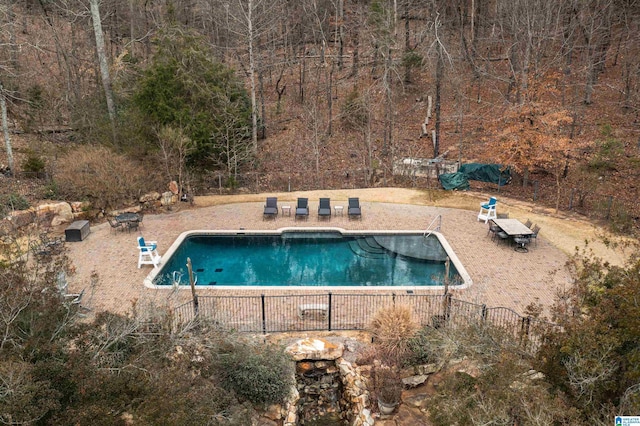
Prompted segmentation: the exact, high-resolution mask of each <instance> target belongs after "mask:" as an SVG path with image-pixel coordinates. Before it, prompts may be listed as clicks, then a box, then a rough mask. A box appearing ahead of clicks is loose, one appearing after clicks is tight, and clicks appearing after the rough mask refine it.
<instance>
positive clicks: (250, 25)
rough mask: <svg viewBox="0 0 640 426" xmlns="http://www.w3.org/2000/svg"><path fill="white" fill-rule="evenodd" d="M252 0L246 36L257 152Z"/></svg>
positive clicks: (254, 142) (256, 152)
mask: <svg viewBox="0 0 640 426" xmlns="http://www.w3.org/2000/svg"><path fill="white" fill-rule="evenodd" d="M253 37H254V34H253V0H249V1H248V2H247V38H248V40H247V41H248V42H249V81H250V85H251V142H252V144H253V152H254V154H255V155H257V154H258V107H257V105H256V76H255V70H256V64H255V58H254V57H253Z"/></svg>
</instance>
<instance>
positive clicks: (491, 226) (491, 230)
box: [487, 220, 501, 240]
mask: <svg viewBox="0 0 640 426" xmlns="http://www.w3.org/2000/svg"><path fill="white" fill-rule="evenodd" d="M500 230H501V229H500V227H499V226H498V225H496V223H495V222H494V221H493V220H490V221H489V229H488V230H487V235H489V234H491V239H492V240H493V239H495V238H496V234H497V233H498V232H500Z"/></svg>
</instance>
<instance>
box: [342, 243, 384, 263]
mask: <svg viewBox="0 0 640 426" xmlns="http://www.w3.org/2000/svg"><path fill="white" fill-rule="evenodd" d="M349 247H350V248H351V251H353V252H354V253H355V254H357V255H358V256H361V257H368V258H373V259H382V258H384V257H385V256H386V255H387V254H386V250H385V249H383V248H382V247H381V246H380V245H379V244H378V243H376V242H375V240H373V239H369V238H356V239H355V240H351V241H349Z"/></svg>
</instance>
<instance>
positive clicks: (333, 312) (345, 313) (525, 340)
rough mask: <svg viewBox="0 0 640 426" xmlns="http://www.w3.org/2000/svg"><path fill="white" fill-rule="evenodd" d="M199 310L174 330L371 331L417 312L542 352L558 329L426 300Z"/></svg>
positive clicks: (261, 298) (243, 301)
mask: <svg viewBox="0 0 640 426" xmlns="http://www.w3.org/2000/svg"><path fill="white" fill-rule="evenodd" d="M197 300H198V302H197V308H196V305H195V304H194V303H193V301H189V302H187V303H184V304H182V305H180V306H177V307H175V308H174V309H173V325H174V329H181V328H183V327H186V326H188V325H189V324H191V323H193V322H194V321H196V320H199V321H206V322H208V323H212V324H215V325H216V326H217V327H219V328H221V329H223V330H228V331H237V332H247V333H274V332H291V331H297V332H301V331H320V330H327V331H332V330H365V329H367V328H368V325H369V324H370V322H371V320H372V318H373V316H374V315H375V314H376V312H377V311H378V310H379V309H381V308H385V307H389V306H393V305H406V306H409V307H411V308H412V310H413V312H414V315H415V318H416V319H417V320H418V321H419V323H420V325H421V326H431V327H452V328H459V327H466V326H469V325H483V326H489V327H494V328H499V329H502V330H504V331H505V332H506V333H504V336H505V337H509V338H510V339H511V341H516V342H517V343H518V344H519V345H521V347H523V348H526V349H527V350H529V351H532V352H534V351H536V350H537V349H538V348H539V347H540V344H541V343H542V342H543V339H544V336H545V334H546V333H547V332H548V331H550V330H551V329H557V326H556V325H555V324H552V323H549V322H546V321H542V320H539V319H537V318H532V317H523V316H521V315H519V314H518V313H517V312H515V311H513V310H511V309H508V308H501V307H498V308H487V307H486V305H479V304H476V303H471V302H466V301H463V300H458V299H454V298H453V297H451V294H448V295H426V294H407V293H403V294H394V293H389V294H354V293H351V294H348V293H347V294H342V293H324V294H288V295H265V294H261V295H256V296H200V297H198V299H197Z"/></svg>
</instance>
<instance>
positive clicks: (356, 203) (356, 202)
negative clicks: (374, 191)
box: [347, 198, 362, 219]
mask: <svg viewBox="0 0 640 426" xmlns="http://www.w3.org/2000/svg"><path fill="white" fill-rule="evenodd" d="M347 214H348V215H349V219H351V218H358V219H362V210H361V209H360V199H359V198H349V207H348V210H347Z"/></svg>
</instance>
